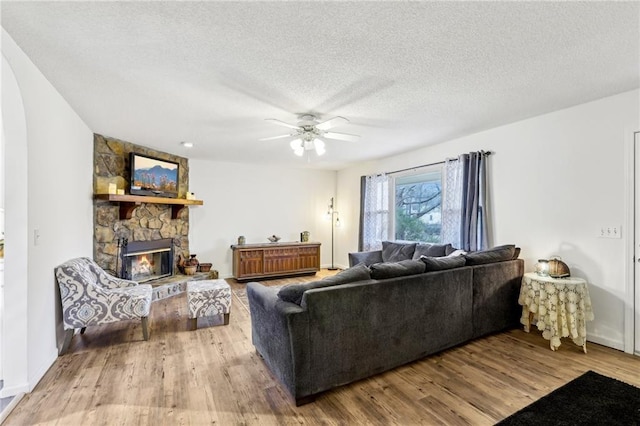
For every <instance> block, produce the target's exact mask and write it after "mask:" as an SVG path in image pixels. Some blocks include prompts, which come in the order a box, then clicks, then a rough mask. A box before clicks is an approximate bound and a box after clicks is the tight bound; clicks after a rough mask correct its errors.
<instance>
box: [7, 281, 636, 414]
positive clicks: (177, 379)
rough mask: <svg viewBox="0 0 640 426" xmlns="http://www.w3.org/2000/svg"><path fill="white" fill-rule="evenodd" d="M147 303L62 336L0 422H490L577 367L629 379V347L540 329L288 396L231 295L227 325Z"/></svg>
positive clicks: (178, 302)
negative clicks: (300, 399) (59, 351)
mask: <svg viewBox="0 0 640 426" xmlns="http://www.w3.org/2000/svg"><path fill="white" fill-rule="evenodd" d="M328 274H331V272H328V271H321V273H319V275H320V276H324V275H328ZM312 279H317V278H315V277H307V278H292V279H283V280H274V281H271V282H270V284H271V285H276V284H284V283H288V282H300V281H303V280H312ZM229 281H230V284H231V285H232V287H233V288H242V287H244V284H239V283H236V282H234V281H233V280H229ZM151 312H152V314H151V318H150V321H149V327H150V340H149V341H146V342H145V341H144V340H143V339H142V330H141V327H140V324H139V323H138V322H134V321H131V322H122V323H115V324H109V325H106V326H101V327H92V328H88V329H87V331H86V333H85V334H84V335H76V336H74V338H73V341H72V343H71V347H70V349H69V352H68V353H67V354H66V355H64V356H63V357H60V358H58V360H57V361H56V362H55V363H54V365H53V366H52V367H51V369H50V370H49V371H48V372H47V374H46V375H45V377H44V378H43V379H42V380H41V382H40V383H39V384H38V385H37V387H36V388H35V389H34V391H33V392H32V393H30V394H28V395H27V396H25V397H24V398H23V399H22V401H21V402H20V403H19V404H18V406H17V407H16V408H15V409H14V411H13V412H12V413H11V415H10V416H9V417H8V419H7V420H6V422H5V424H6V425H32V424H38V425H81V424H82V425H137V424H140V425H147V424H153V425H187V424H192V425H204V424H220V425H261V426H263V425H283V424H284V425H287V424H300V425H306V424H309V425H314V424H326V425H353V424H367V425H387V424H401V425H414V424H415V425H418V424H427V425H431V424H447V425H450V424H455V425H458V424H460V425H464V424H471V425H490V424H494V423H495V422H496V421H498V420H500V419H503V418H504V417H506V416H508V415H510V414H511V413H514V412H515V411H517V410H519V409H520V408H522V407H524V406H526V405H528V404H530V403H531V402H533V401H535V400H537V399H538V398H540V397H542V396H544V395H546V394H547V393H549V392H551V391H552V390H554V389H556V388H558V387H560V386H562V385H563V384H565V383H566V382H568V381H570V380H571V379H573V378H575V377H577V376H579V375H580V374H582V373H584V372H586V371H587V370H594V371H596V372H598V373H601V374H604V375H607V376H610V377H615V378H618V379H620V380H622V381H625V382H627V383H630V384H633V385H636V386H640V357H634V356H631V355H627V354H624V353H622V352H620V351H616V350H613V349H609V348H605V347H602V346H599V345H596V344H593V343H589V344H588V350H589V353H588V354H586V355H585V354H584V353H582V349H581V348H580V347H578V346H575V345H574V344H573V343H572V342H571V341H570V340H568V339H563V341H562V346H560V349H559V350H558V351H557V352H552V351H551V350H549V345H548V342H547V341H546V340H544V339H543V338H542V336H541V334H540V332H538V331H532V332H531V333H529V334H528V333H525V332H523V331H522V330H511V331H507V332H505V333H500V334H497V335H492V336H489V337H485V338H482V339H478V340H475V341H473V342H470V343H468V344H466V345H463V346H460V347H457V348H454V349H450V350H447V351H444V352H442V353H440V354H437V355H434V356H430V357H427V358H425V359H423V360H420V361H417V362H414V363H411V364H408V365H405V366H402V367H399V368H396V369H394V370H392V371H389V372H386V373H383V374H380V375H377V376H374V377H371V378H369V379H366V380H362V381H359V382H356V383H352V384H350V385H347V386H343V387H340V388H337V389H334V390H331V391H328V392H325V393H324V394H322V395H321V396H319V397H318V399H317V400H316V401H315V402H314V403H311V404H308V405H304V406H302V407H295V405H294V403H293V401H292V399H291V398H290V397H289V396H288V394H287V393H286V392H285V391H284V390H283V388H282V387H281V386H280V385H279V384H278V383H277V381H276V380H275V379H274V378H273V377H272V376H271V374H270V373H269V370H268V369H267V368H266V366H265V365H264V363H263V362H262V360H261V359H260V357H259V356H258V355H257V354H256V352H255V349H254V348H253V346H252V344H251V324H250V317H249V313H248V312H247V311H246V310H245V309H244V308H243V307H242V305H241V304H240V303H238V299H237V298H236V297H235V296H234V298H233V308H232V311H231V318H230V322H229V325H227V326H223V325H218V324H221V323H222V319H221V318H220V319H211V320H208V321H207V320H205V321H201V322H200V323H199V325H198V330H196V331H189V329H188V324H187V306H186V296H185V295H184V294H182V295H178V296H174V297H171V298H168V299H165V300H162V301H158V302H154V304H153V306H152V309H151ZM593 391H594V392H597V391H598V390H597V389H594V390H593Z"/></svg>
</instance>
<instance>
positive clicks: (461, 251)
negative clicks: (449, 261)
mask: <svg viewBox="0 0 640 426" xmlns="http://www.w3.org/2000/svg"><path fill="white" fill-rule="evenodd" d="M464 254H467V252H466V251H464V250H460V249H457V250H454V251H452V252H451V253H449V254H447V257H455V256H462V255H464Z"/></svg>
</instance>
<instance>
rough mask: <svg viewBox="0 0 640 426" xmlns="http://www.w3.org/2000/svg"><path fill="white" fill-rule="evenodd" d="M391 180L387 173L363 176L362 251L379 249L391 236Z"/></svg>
mask: <svg viewBox="0 0 640 426" xmlns="http://www.w3.org/2000/svg"><path fill="white" fill-rule="evenodd" d="M389 181H390V178H389V177H388V176H387V175H386V174H381V175H371V176H363V180H362V189H361V190H362V194H361V196H362V200H361V211H360V215H361V216H360V251H370V250H379V249H381V248H382V241H383V240H387V239H388V238H389Z"/></svg>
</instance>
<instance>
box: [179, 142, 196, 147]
mask: <svg viewBox="0 0 640 426" xmlns="http://www.w3.org/2000/svg"><path fill="white" fill-rule="evenodd" d="M180 145H182V146H184V147H185V148H193V143H191V142H184V141H183V142H180Z"/></svg>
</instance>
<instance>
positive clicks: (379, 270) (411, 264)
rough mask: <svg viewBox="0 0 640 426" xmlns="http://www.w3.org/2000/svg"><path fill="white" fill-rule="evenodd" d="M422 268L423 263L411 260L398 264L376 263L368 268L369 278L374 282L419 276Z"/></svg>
mask: <svg viewBox="0 0 640 426" xmlns="http://www.w3.org/2000/svg"><path fill="white" fill-rule="evenodd" d="M424 268H425V266H424V262H421V261H420V260H413V259H406V260H401V261H400V262H386V263H376V264H374V265H371V266H370V267H369V269H371V278H373V279H374V280H383V279H385V278H394V277H403V276H405V275H416V274H421V273H423V272H424Z"/></svg>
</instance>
